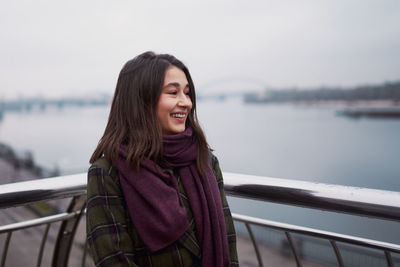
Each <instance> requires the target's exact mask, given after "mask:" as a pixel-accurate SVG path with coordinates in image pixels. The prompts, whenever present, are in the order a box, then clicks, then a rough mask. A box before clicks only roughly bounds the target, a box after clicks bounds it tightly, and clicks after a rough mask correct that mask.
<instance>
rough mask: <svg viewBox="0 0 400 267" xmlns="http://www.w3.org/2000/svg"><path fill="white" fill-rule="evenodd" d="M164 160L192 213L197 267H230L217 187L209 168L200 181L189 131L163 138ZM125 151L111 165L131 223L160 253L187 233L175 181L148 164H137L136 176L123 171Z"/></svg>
mask: <svg viewBox="0 0 400 267" xmlns="http://www.w3.org/2000/svg"><path fill="white" fill-rule="evenodd" d="M163 149H164V157H165V158H166V159H167V161H168V162H169V163H170V164H171V165H172V166H173V167H177V168H178V171H179V175H180V177H181V180H182V184H183V187H184V188H185V191H186V195H187V196H188V199H189V203H190V207H191V210H192V213H193V217H194V221H195V225H196V231H197V238H198V240H199V242H200V247H201V251H202V259H201V260H202V266H207V267H208V266H216V267H222V266H224V267H225V266H230V262H229V261H230V260H229V251H228V240H227V235H226V228H225V219H224V214H223V210H222V203H221V197H220V192H219V190H218V184H217V181H216V178H215V175H214V173H213V171H212V169H211V167H210V166H207V168H206V169H205V170H204V173H205V177H202V176H200V174H199V172H198V170H197V165H196V157H197V143H196V141H195V138H194V136H193V131H192V129H191V128H187V129H186V130H185V131H184V132H183V133H179V134H176V135H170V136H164V137H163ZM125 155H126V154H125V152H124V151H123V149H122V150H121V157H120V159H119V161H118V162H117V164H116V165H117V168H118V170H119V172H120V180H121V186H122V190H123V192H124V196H125V200H126V203H127V206H128V210H129V214H130V216H131V218H132V223H133V225H134V226H135V228H136V229H137V231H138V234H139V236H140V237H141V239H142V240H143V242H144V243H145V245H146V246H147V247H148V249H149V250H150V251H151V252H154V251H157V250H159V249H162V248H164V247H166V246H168V245H170V244H172V243H173V242H175V241H176V240H178V239H179V237H181V236H182V234H183V233H184V232H185V231H187V229H188V228H189V222H188V219H187V214H186V209H185V207H184V205H183V203H182V200H181V198H180V195H179V189H178V183H177V179H176V178H175V177H174V176H173V175H172V174H170V173H169V172H163V173H161V171H160V170H161V168H160V167H158V166H157V165H156V164H155V163H154V162H153V161H151V160H149V159H143V160H142V161H141V163H140V169H139V171H138V172H137V171H135V170H134V169H126V168H125Z"/></svg>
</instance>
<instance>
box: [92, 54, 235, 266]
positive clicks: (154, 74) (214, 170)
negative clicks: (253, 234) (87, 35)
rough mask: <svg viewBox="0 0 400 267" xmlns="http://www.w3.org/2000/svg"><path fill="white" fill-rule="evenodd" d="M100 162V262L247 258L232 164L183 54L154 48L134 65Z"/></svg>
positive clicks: (122, 78) (228, 262)
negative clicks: (233, 197) (227, 175)
mask: <svg viewBox="0 0 400 267" xmlns="http://www.w3.org/2000/svg"><path fill="white" fill-rule="evenodd" d="M90 162H91V163H92V166H91V167H90V168H89V172H88V190H87V191H88V192H87V194H88V200H87V240H88V243H89V246H90V248H91V253H92V256H93V258H94V261H95V263H96V266H142V267H144V266H154V267H157V266H203V267H211V266H218V267H219V266H238V260H237V252H236V236H235V230H234V225H233V221H232V217H231V213H230V211H229V208H228V203H227V201H226V197H225V193H224V189H223V181H222V173H221V170H220V168H219V164H218V160H217V158H216V157H215V156H214V155H212V154H211V152H210V148H209V146H208V144H207V141H206V138H205V136H204V133H203V131H202V130H201V128H200V126H199V124H198V121H197V116H196V95H195V89H194V85H193V81H192V78H191V76H190V73H189V71H188V69H187V68H186V66H185V65H184V64H183V63H182V62H181V61H179V60H178V59H176V58H175V57H173V56H171V55H167V54H159V55H157V54H154V53H153V52H146V53H143V54H141V55H139V56H137V57H135V58H134V59H132V60H130V61H128V62H127V63H126V64H125V66H124V67H123V68H122V70H121V72H120V74H119V78H118V82H117V87H116V90H115V94H114V98H113V102H112V106H111V111H110V115H109V119H108V123H107V126H106V129H105V132H104V135H103V137H102V138H101V139H100V142H99V144H98V146H97V148H96V149H95V151H94V153H93V155H92V157H91V159H90Z"/></svg>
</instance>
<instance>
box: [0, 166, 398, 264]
mask: <svg viewBox="0 0 400 267" xmlns="http://www.w3.org/2000/svg"><path fill="white" fill-rule="evenodd" d="M224 182H225V190H226V192H227V194H228V195H231V196H235V197H241V198H248V199H256V200H261V201H267V202H273V203H280V204H286V205H295V206H301V207H306V208H311V209H319V210H326V211H333V212H339V213H347V214H352V215H360V216H368V217H372V218H379V219H383V220H391V221H396V222H400V192H392V191H384V190H375V189H367V188H356V187H349V186H340V185H328V184H320V183H313V182H305V181H298V180H287V179H277V178H269V177H259V176H251V175H243V174H234V173H224ZM60 198H71V201H70V203H69V207H68V208H67V210H66V211H62V212H60V213H57V214H52V215H49V216H44V217H40V218H35V219H30V220H23V221H18V222H14V223H11V224H7V225H1V226H0V235H6V238H5V241H4V242H3V248H2V252H1V258H0V260H1V261H0V266H5V265H6V260H7V255H8V253H9V243H10V240H11V239H12V234H13V233H14V232H16V231H19V230H21V229H26V228H31V227H37V226H39V225H45V226H46V227H45V230H44V232H43V235H42V240H41V242H39V243H40V244H38V246H39V253H38V255H37V266H40V265H41V262H42V256H43V251H44V248H45V244H46V240H47V238H48V237H47V235H48V231H49V227H50V225H51V224H54V223H56V222H61V225H60V226H59V228H58V236H57V239H56V242H55V246H54V248H53V249H54V251H53V253H52V266H57V267H58V266H68V260H69V257H70V251H71V247H72V244H73V242H74V236H75V232H76V229H77V226H78V224H79V221H80V219H81V216H82V215H83V213H84V209H85V201H86V174H77V175H69V176H61V177H55V178H46V179H39V180H32V181H26V182H19V183H12V184H5V185H0V208H1V209H6V208H12V207H17V206H26V205H30V204H33V203H38V202H44V201H50V200H54V199H60ZM233 217H234V220H235V221H237V222H242V223H244V224H245V226H246V229H247V231H248V233H249V237H250V240H251V242H252V244H253V247H254V251H255V254H256V256H257V260H258V264H259V266H263V260H262V251H261V250H260V244H259V243H260V242H259V241H258V240H257V239H256V238H255V235H254V231H253V228H254V226H262V227H265V228H269V229H275V230H279V231H282V232H283V233H284V235H285V237H286V239H287V242H288V244H289V246H290V250H291V252H292V254H293V256H294V258H295V262H296V264H297V266H301V265H302V262H301V260H300V255H299V251H298V249H297V246H296V242H294V240H293V238H292V235H293V234H301V235H304V236H311V237H316V238H320V239H323V240H327V241H329V244H330V246H331V249H332V251H333V252H334V254H335V257H336V261H337V264H338V265H339V266H344V262H343V258H342V254H341V249H340V248H339V246H338V245H337V243H338V242H340V243H345V244H353V245H356V246H360V247H365V248H374V249H377V250H379V251H381V252H382V254H383V256H384V258H385V261H386V265H387V266H395V265H394V264H395V263H396V262H395V261H394V260H393V258H392V254H396V253H400V244H393V243H387V242H381V241H376V240H371V239H367V238H360V237H354V236H350V235H343V234H340V233H333V232H328V231H321V230H317V229H313V228H307V227H300V226H296V225H291V224H284V223H280V222H274V221H270V220H265V219H261V218H255V217H249V216H245V215H240V214H233ZM84 247H86V246H84ZM0 249H1V248H0ZM83 250H84V252H83V259H82V266H85V258H86V249H83ZM0 251H1V250H0Z"/></svg>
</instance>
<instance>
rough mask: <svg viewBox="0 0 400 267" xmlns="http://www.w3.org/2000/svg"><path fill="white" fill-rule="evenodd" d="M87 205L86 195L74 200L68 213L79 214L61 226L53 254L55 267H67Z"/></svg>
mask: <svg viewBox="0 0 400 267" xmlns="http://www.w3.org/2000/svg"><path fill="white" fill-rule="evenodd" d="M85 204H86V195H80V196H77V197H74V198H72V200H71V203H70V206H69V208H68V212H74V211H75V212H78V213H77V215H76V216H75V217H73V218H71V219H68V220H65V221H63V222H62V224H61V226H60V230H59V232H58V237H57V242H56V246H55V248H54V254H53V262H52V266H53V267H67V266H68V260H69V253H70V251H71V246H72V243H73V241H74V236H75V231H76V228H77V226H78V224H79V220H80V218H81V216H82V214H83V210H84V208H85Z"/></svg>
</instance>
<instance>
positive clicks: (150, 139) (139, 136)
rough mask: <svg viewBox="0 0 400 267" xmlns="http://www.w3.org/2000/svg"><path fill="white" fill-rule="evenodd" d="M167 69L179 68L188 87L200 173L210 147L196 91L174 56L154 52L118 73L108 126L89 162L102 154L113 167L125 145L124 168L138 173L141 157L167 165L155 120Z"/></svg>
mask: <svg viewBox="0 0 400 267" xmlns="http://www.w3.org/2000/svg"><path fill="white" fill-rule="evenodd" d="M169 66H175V67H178V68H179V69H181V70H182V71H183V72H184V73H185V75H186V79H187V81H188V84H189V89H190V91H189V96H190V99H191V101H192V109H191V110H190V113H189V115H188V118H187V120H186V126H187V127H191V128H192V130H193V132H194V135H195V138H196V139H197V146H198V149H197V160H196V164H197V168H198V169H199V172H200V173H201V174H203V170H204V167H205V166H206V164H207V162H208V155H209V149H210V148H209V145H208V143H207V141H206V138H205V135H204V133H203V131H202V129H201V127H200V125H199V123H198V119H197V113H196V92H195V88H194V84H193V80H192V78H191V76H190V73H189V70H188V68H187V67H186V66H185V65H184V64H183V63H182V62H181V61H180V60H178V59H177V58H175V57H174V56H172V55H168V54H155V53H154V52H145V53H143V54H140V55H138V56H137V57H135V58H134V59H132V60H129V61H128V62H127V63H126V64H125V65H124V67H123V68H122V70H121V72H120V73H119V77H118V82H117V86H116V89H115V93H114V97H113V100H112V105H111V110H110V115H109V117H108V122H107V126H106V128H105V131H104V134H103V136H102V137H101V139H100V141H99V143H98V145H97V147H96V149H95V150H94V152H93V154H92V157H91V158H90V163H94V162H95V161H96V160H97V159H98V158H100V157H102V156H103V155H104V157H105V158H106V159H107V160H109V161H110V162H112V163H113V164H114V163H115V162H116V161H117V159H118V157H119V150H120V147H121V145H124V146H125V147H126V152H127V157H126V164H127V166H130V167H134V168H136V169H137V170H138V169H139V167H140V161H141V159H143V158H144V157H147V158H150V159H151V160H153V161H155V162H156V163H157V164H159V165H160V166H164V167H167V166H168V162H166V160H165V159H164V157H163V144H162V129H161V125H160V123H159V121H158V118H157V104H158V100H159V98H160V95H161V90H162V86H163V83H164V76H165V72H166V70H167V68H168V67H169Z"/></svg>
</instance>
